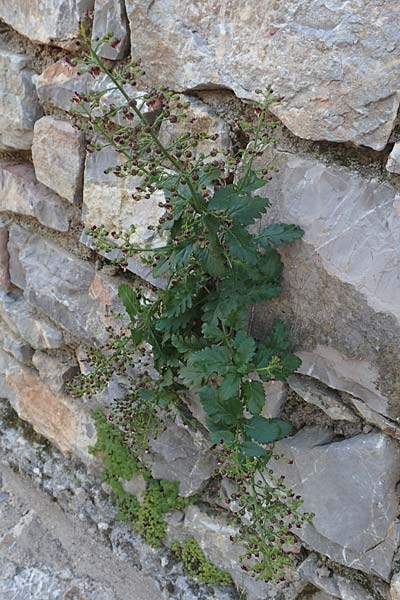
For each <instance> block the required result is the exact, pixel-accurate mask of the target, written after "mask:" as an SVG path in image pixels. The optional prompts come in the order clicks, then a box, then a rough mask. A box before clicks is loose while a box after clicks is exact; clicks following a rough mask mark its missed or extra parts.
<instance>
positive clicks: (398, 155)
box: [386, 142, 400, 175]
mask: <svg viewBox="0 0 400 600" xmlns="http://www.w3.org/2000/svg"><path fill="white" fill-rule="evenodd" d="M386 169H387V170H388V171H389V173H396V175H400V143H399V142H398V143H397V144H395V145H394V146H393V150H392V151H391V153H390V156H389V159H388V161H387V163H386Z"/></svg>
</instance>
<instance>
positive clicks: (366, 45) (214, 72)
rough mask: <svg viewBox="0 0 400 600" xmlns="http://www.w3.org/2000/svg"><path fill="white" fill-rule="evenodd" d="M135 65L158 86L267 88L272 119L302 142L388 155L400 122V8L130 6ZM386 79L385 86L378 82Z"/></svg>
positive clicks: (134, 2) (320, 3) (248, 94)
mask: <svg viewBox="0 0 400 600" xmlns="http://www.w3.org/2000/svg"><path fill="white" fill-rule="evenodd" d="M126 4H127V12H128V18H129V21H130V27H131V44H132V55H134V56H137V55H140V56H141V57H143V66H144V68H145V70H146V76H147V78H148V80H149V82H151V85H154V84H157V83H162V84H165V85H167V86H168V87H170V88H171V89H173V90H176V91H183V90H188V89H189V90H190V89H191V90H193V89H201V88H203V89H204V88H206V89H207V88H220V87H225V88H226V87H228V88H230V89H232V90H233V91H234V92H235V94H236V95H237V96H239V97H240V98H245V99H246V98H257V95H256V94H255V89H257V88H262V89H265V88H267V87H268V86H269V85H270V84H271V82H273V87H274V91H275V93H276V94H277V95H279V96H284V99H283V100H282V101H281V102H280V103H279V104H276V105H274V106H273V107H272V111H273V112H274V113H275V114H276V115H277V116H278V117H279V118H280V119H281V120H282V121H283V123H284V124H285V125H286V126H287V127H288V128H289V129H290V130H291V131H292V132H293V133H294V134H295V135H297V136H299V137H302V138H305V139H313V140H329V141H334V142H345V141H347V142H353V143H355V144H359V145H365V146H371V147H372V148H375V149H377V150H382V149H383V148H384V147H385V145H386V143H387V140H388V138H389V136H390V133H391V130H392V128H393V125H394V121H395V118H396V115H397V111H398V107H399V103H400V94H399V88H400V85H399V79H400V73H399V70H398V68H397V62H396V60H394V58H393V57H395V56H397V55H398V53H399V35H398V29H397V27H396V23H397V21H398V18H399V10H400V9H399V7H398V5H397V3H393V2H385V3H383V4H382V3H381V4H379V6H378V5H377V4H376V3H375V2H372V1H368V2H367V3H365V2H364V3H362V4H356V5H355V4H354V3H353V4H348V3H343V2H341V3H337V2H334V1H330V2H328V4H327V3H326V1H325V0H315V1H314V2H312V3H307V4H304V2H303V1H302V0H293V1H292V2H291V3H290V5H289V6H288V4H287V3H284V2H283V3H282V2H279V3H264V4H263V5H262V6H260V4H259V3H255V2H253V3H249V2H247V1H246V0H233V1H232V0H229V1H227V0H224V1H222V2H221V1H218V2H217V1H216V0H207V1H205V2H202V3H201V6H199V5H198V4H197V3H189V4H188V3H187V2H186V1H185V0H168V2H167V4H166V3H165V1H164V0H156V1H155V2H151V3H150V4H149V3H144V2H143V1H142V0H127V3H126ZM376 73H379V74H380V76H379V77H377V76H376Z"/></svg>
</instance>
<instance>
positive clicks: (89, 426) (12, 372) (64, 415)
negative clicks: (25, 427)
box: [0, 351, 96, 462]
mask: <svg viewBox="0 0 400 600" xmlns="http://www.w3.org/2000/svg"><path fill="white" fill-rule="evenodd" d="M0 367H1V368H0V392H1V394H0V395H1V397H2V398H7V399H8V400H9V402H10V403H11V404H12V406H13V408H14V409H15V411H16V412H17V413H18V416H19V417H20V418H21V419H23V420H25V421H28V422H29V423H30V424H31V425H32V427H33V428H34V429H35V431H37V432H38V433H40V434H41V435H43V436H44V437H46V438H47V439H48V440H49V441H50V442H52V443H53V444H54V445H55V446H57V448H59V449H60V450H61V452H63V453H64V454H65V453H73V454H74V455H75V456H78V457H80V458H82V459H83V460H85V461H89V462H91V461H93V458H92V457H91V455H90V454H89V453H88V448H89V447H90V446H91V445H93V443H94V441H95V438H96V433H95V427H94V424H93V423H92V420H91V418H90V416H89V414H87V413H86V412H85V409H84V408H83V406H82V405H79V404H77V403H76V402H73V401H72V400H71V398H69V397H68V396H65V395H62V394H54V392H53V391H52V390H51V389H50V387H49V386H47V385H46V384H45V383H43V382H42V381H41V380H40V378H39V376H38V374H37V372H36V371H35V370H34V369H30V368H29V367H26V366H25V365H22V364H21V363H19V362H17V361H16V360H15V359H14V358H13V357H12V356H11V355H10V354H8V353H7V352H4V351H1V352H0Z"/></svg>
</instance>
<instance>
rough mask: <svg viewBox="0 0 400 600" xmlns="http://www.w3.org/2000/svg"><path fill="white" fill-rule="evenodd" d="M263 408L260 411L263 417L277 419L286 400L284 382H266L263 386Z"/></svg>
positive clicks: (286, 387)
mask: <svg viewBox="0 0 400 600" xmlns="http://www.w3.org/2000/svg"><path fill="white" fill-rule="evenodd" d="M263 387H264V392H265V398H266V400H265V406H264V408H263V409H262V411H261V414H262V415H263V417H265V418H267V419H275V418H276V417H279V415H280V414H281V412H282V409H283V407H284V406H285V404H286V400H287V398H288V385H287V383H286V382H285V381H268V382H266V383H264V384H263Z"/></svg>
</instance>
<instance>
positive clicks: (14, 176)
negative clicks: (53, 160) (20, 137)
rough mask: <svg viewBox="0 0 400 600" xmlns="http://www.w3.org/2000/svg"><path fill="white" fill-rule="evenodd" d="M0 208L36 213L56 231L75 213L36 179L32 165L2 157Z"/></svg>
mask: <svg viewBox="0 0 400 600" xmlns="http://www.w3.org/2000/svg"><path fill="white" fill-rule="evenodd" d="M0 210H3V211H9V212H13V213H15V214H17V215H25V216H28V217H35V218H36V219H37V220H38V221H39V223H42V225H45V226H46V227H50V228H51V229H56V230H57V231H68V229H69V227H70V223H71V221H72V219H73V218H74V216H75V213H74V212H73V210H72V209H69V208H67V206H66V203H65V202H64V200H63V199H62V198H60V196H59V195H58V194H55V193H54V192H53V191H52V190H50V189H49V188H47V187H46V186H44V185H43V184H42V183H39V182H38V181H37V180H36V177H35V172H34V169H33V167H32V165H30V164H29V163H20V164H16V163H10V162H5V161H0Z"/></svg>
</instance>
